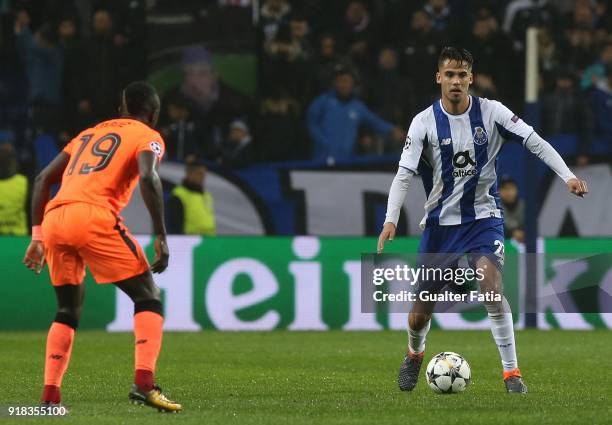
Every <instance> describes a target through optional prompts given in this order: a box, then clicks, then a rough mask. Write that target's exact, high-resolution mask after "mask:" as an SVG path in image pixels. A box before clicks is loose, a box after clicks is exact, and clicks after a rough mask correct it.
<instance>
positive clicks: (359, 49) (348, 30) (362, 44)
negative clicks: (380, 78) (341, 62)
mask: <svg viewBox="0 0 612 425" xmlns="http://www.w3.org/2000/svg"><path fill="white" fill-rule="evenodd" d="M339 34H341V37H342V45H343V46H344V47H345V48H346V50H347V52H348V56H349V57H350V58H351V60H352V61H353V63H354V65H355V66H356V67H357V69H358V71H359V76H360V77H361V79H362V80H367V78H368V77H369V76H370V75H371V73H372V70H373V63H372V60H371V53H372V51H373V50H374V49H375V48H376V46H377V45H378V43H379V41H380V32H379V27H378V23H377V22H375V19H374V17H373V16H372V14H371V13H370V11H369V10H368V7H367V6H366V4H365V3H364V2H363V1H351V2H350V3H349V4H348V6H347V8H346V11H345V13H344V23H343V26H342V28H341V31H339Z"/></svg>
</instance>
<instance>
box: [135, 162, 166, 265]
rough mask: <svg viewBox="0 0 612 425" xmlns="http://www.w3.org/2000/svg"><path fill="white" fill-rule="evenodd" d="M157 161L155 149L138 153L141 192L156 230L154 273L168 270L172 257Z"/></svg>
mask: <svg viewBox="0 0 612 425" xmlns="http://www.w3.org/2000/svg"><path fill="white" fill-rule="evenodd" d="M157 162H158V155H157V154H156V153H155V152H153V151H142V152H140V153H139V154H138V173H139V174H140V192H141V193H142V198H143V199H144V201H145V204H146V206H147V209H148V210H149V214H151V219H152V220H153V231H154V232H155V262H154V263H153V265H152V266H151V271H152V272H153V273H161V272H163V271H164V270H166V268H167V267H168V259H169V258H170V252H169V250H168V243H167V242H166V225H165V224H164V194H163V190H162V183H161V179H160V178H159V175H158V174H157Z"/></svg>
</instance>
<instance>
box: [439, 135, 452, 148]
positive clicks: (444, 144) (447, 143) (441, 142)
mask: <svg viewBox="0 0 612 425" xmlns="http://www.w3.org/2000/svg"><path fill="white" fill-rule="evenodd" d="M451 143H453V139H451V138H450V137H449V138H447V139H442V140H441V141H440V144H441V145H442V146H446V145H450V144H451Z"/></svg>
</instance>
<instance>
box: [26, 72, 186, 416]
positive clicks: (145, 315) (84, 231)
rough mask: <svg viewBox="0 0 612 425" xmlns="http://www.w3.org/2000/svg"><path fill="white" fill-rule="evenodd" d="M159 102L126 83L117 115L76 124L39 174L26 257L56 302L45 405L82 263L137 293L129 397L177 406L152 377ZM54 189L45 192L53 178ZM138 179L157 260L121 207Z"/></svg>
mask: <svg viewBox="0 0 612 425" xmlns="http://www.w3.org/2000/svg"><path fill="white" fill-rule="evenodd" d="M159 110H160V101H159V96H158V95H157V92H156V91H155V88H153V87H152V86H151V85H149V84H147V83H145V82H134V83H131V84H129V85H128V86H127V87H126V88H125V89H124V91H123V94H122V100H121V107H120V115H121V118H118V119H113V120H109V121H104V122H102V123H100V124H98V125H96V126H95V127H93V128H88V129H87V130H85V131H83V132H81V133H80V134H79V135H78V136H77V137H75V138H74V139H73V140H72V141H71V142H70V143H68V145H66V147H65V148H64V150H63V151H62V152H60V154H59V155H58V156H57V157H56V158H55V159H54V160H53V161H52V162H51V163H50V164H49V165H48V166H47V167H46V168H45V169H44V170H43V171H42V172H41V173H40V174H39V175H38V176H37V177H36V182H35V184H34V189H33V195H32V225H33V228H32V242H31V243H30V245H29V246H28V249H27V251H26V254H25V258H24V260H23V261H24V263H25V265H26V266H27V267H28V268H30V269H31V270H33V271H35V272H36V273H37V274H39V273H40V271H41V269H42V268H43V266H44V264H45V262H47V264H48V265H49V274H50V276H51V283H52V284H53V287H54V289H55V293H56V296H57V303H58V310H57V314H56V316H55V320H54V321H53V323H52V325H51V329H50V330H49V334H48V336H47V348H46V355H45V379H44V389H43V394H42V398H41V401H42V403H43V404H59V403H60V402H61V396H60V386H61V383H62V378H63V376H64V373H65V372H66V369H67V368H68V363H69V361H70V354H71V351H72V343H73V340H74V333H75V330H76V328H77V326H78V324H79V318H80V316H81V309H82V306H83V299H84V295H85V292H84V289H85V288H84V285H83V279H84V278H85V266H87V267H89V270H90V271H91V273H92V275H93V277H94V279H95V280H96V282H97V283H113V284H115V285H116V286H117V287H118V288H119V289H121V290H122V291H123V292H125V293H126V294H127V295H128V296H129V297H130V298H131V299H132V301H133V302H134V334H135V374H134V385H133V386H132V389H131V391H130V393H129V399H130V401H132V402H134V403H138V404H144V405H147V406H151V407H154V408H156V409H159V410H160V411H168V412H178V411H180V410H182V406H181V405H180V404H178V403H176V402H173V401H171V400H168V399H167V398H166V397H165V396H164V394H163V393H162V391H161V389H160V388H159V387H157V386H156V385H155V382H154V372H155V364H156V362H157V357H158V355H159V351H160V349H161V342H162V324H163V316H162V314H163V309H162V303H161V299H160V291H159V289H158V288H157V286H155V283H154V281H153V276H152V274H151V272H153V273H161V272H162V271H164V270H165V269H166V267H167V266H168V258H169V252H168V246H167V243H166V229H165V226H164V208H163V193H162V185H161V180H160V178H159V176H158V175H157V171H156V170H157V167H158V164H159V161H160V160H161V158H162V156H163V154H164V142H163V140H162V138H161V136H160V135H159V133H158V132H157V131H155V130H153V127H154V126H155V124H156V123H157V119H158V117H159ZM60 181H61V186H60V190H59V192H58V193H57V195H56V196H55V198H53V199H52V200H51V201H49V189H50V187H51V185H53V184H55V183H59V182H60ZM139 181H140V189H141V192H142V196H143V198H144V201H145V203H146V205H147V208H148V210H149V213H150V214H151V218H152V220H153V227H154V232H155V257H156V258H155V263H154V264H153V265H152V266H151V267H149V263H148V262H147V258H146V257H145V254H144V253H143V251H142V248H141V247H140V246H139V245H138V242H137V241H136V240H135V239H134V238H133V236H132V235H131V234H130V232H129V230H128V229H127V228H126V226H125V225H124V224H123V222H122V219H121V217H120V216H119V214H120V212H121V210H122V209H123V208H124V207H125V206H126V205H127V203H128V202H129V200H130V198H131V195H132V192H133V190H134V188H135V187H136V185H137V184H138V182H139Z"/></svg>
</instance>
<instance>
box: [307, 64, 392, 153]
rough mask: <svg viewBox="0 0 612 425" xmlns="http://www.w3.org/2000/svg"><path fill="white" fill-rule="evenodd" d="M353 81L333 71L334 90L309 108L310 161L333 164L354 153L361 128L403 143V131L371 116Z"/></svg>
mask: <svg viewBox="0 0 612 425" xmlns="http://www.w3.org/2000/svg"><path fill="white" fill-rule="evenodd" d="M354 84H355V80H354V77H353V75H352V73H351V71H350V70H349V69H347V68H345V67H342V66H339V67H338V68H337V69H336V71H335V76H334V90H332V91H329V92H326V93H323V94H322V95H320V96H319V97H317V98H316V99H315V100H314V101H313V102H312V103H311V104H310V106H309V108H308V113H307V122H308V131H309V133H310V137H311V139H312V141H313V143H314V146H313V152H312V155H313V158H314V159H316V160H327V161H330V160H331V161H333V160H337V159H345V158H348V157H350V156H352V155H353V154H354V153H355V147H356V146H355V145H356V143H357V136H358V131H359V128H360V127H361V126H365V127H368V128H370V129H372V130H374V131H376V132H377V133H382V134H384V135H391V137H392V138H393V139H394V140H395V141H400V140H403V138H404V132H403V131H402V130H401V129H400V128H399V127H397V126H396V127H394V126H393V125H392V124H390V123H388V122H386V121H385V120H383V119H382V118H380V117H378V116H377V115H375V114H374V113H372V112H371V111H370V110H369V109H368V108H367V107H366V106H365V104H364V103H363V102H361V101H360V100H358V99H357V98H356V97H355V96H354V94H353V88H354Z"/></svg>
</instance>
